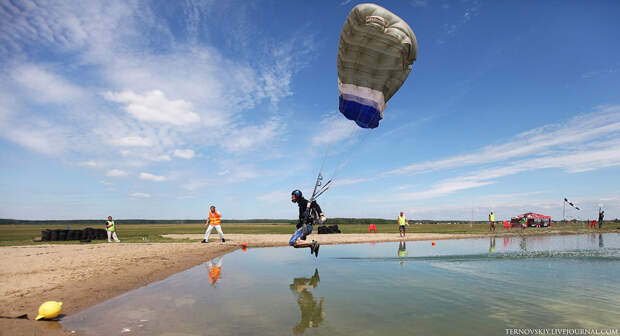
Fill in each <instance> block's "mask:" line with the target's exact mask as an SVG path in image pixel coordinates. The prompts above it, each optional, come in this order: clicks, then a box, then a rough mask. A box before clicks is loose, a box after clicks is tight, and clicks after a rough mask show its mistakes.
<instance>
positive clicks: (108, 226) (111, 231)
mask: <svg viewBox="0 0 620 336" xmlns="http://www.w3.org/2000/svg"><path fill="white" fill-rule="evenodd" d="M105 230H106V231H107V232H108V243H111V242H112V239H111V238H114V241H115V242H117V243H120V242H121V241H120V240H119V239H118V236H117V235H116V224H114V221H113V220H112V216H108V221H107V222H106V223H105Z"/></svg>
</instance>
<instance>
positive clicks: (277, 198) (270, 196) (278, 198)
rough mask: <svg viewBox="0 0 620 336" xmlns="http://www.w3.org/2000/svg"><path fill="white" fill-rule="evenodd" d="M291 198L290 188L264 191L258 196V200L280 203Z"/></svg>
mask: <svg viewBox="0 0 620 336" xmlns="http://www.w3.org/2000/svg"><path fill="white" fill-rule="evenodd" d="M290 198H291V191H290V190H274V191H270V192H266V193H263V194H261V195H259V196H257V197H256V200H258V201H260V202H263V203H269V204H271V203H280V202H283V201H286V200H289V199H290Z"/></svg>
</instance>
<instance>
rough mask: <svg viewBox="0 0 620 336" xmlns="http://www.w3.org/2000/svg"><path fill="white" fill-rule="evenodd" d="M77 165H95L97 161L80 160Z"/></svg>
mask: <svg viewBox="0 0 620 336" xmlns="http://www.w3.org/2000/svg"><path fill="white" fill-rule="evenodd" d="M78 166H84V167H97V162H95V161H92V160H89V161H82V162H78Z"/></svg>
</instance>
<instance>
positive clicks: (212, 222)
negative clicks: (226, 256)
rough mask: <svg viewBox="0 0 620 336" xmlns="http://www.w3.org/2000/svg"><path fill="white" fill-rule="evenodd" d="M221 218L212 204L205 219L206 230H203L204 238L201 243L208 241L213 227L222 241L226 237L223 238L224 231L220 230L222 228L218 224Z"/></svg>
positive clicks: (220, 222)
mask: <svg viewBox="0 0 620 336" xmlns="http://www.w3.org/2000/svg"><path fill="white" fill-rule="evenodd" d="M221 218H222V215H221V214H220V213H219V212H217V211H216V210H215V206H214V205H212V206H211V210H210V211H209V219H207V222H206V223H205V226H206V227H207V230H206V231H205V238H204V239H203V240H202V243H208V242H209V235H210V234H211V230H213V229H214V228H215V230H217V234H218V235H219V236H220V239H221V240H222V243H223V242H225V241H226V239H224V232H222V228H221V225H220V224H222V220H221Z"/></svg>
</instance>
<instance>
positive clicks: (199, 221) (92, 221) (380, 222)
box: [0, 218, 487, 225]
mask: <svg viewBox="0 0 620 336" xmlns="http://www.w3.org/2000/svg"><path fill="white" fill-rule="evenodd" d="M114 220H115V221H116V222H117V223H119V224H145V225H148V224H150V225H152V224H166V225H174V224H203V223H204V222H205V220H204V219H114ZM104 223H105V219H72V220H21V219H2V218H0V225H18V224H19V225H24V224H26V225H28V224H31V225H103V224H104ZM222 223H223V224H297V220H296V219H223V220H222ZM469 223H470V221H468V220H462V221H458V220H457V221H455V220H451V221H449V220H446V221H437V220H421V219H420V220H412V219H410V220H409V224H411V225H414V224H469ZM473 223H474V224H479V223H487V222H486V221H474V222H473ZM326 224H328V225H334V224H336V225H340V224H365V225H368V224H377V225H383V224H386V225H387V224H390V225H395V224H396V219H385V218H329V219H328V220H327V223H326Z"/></svg>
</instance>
